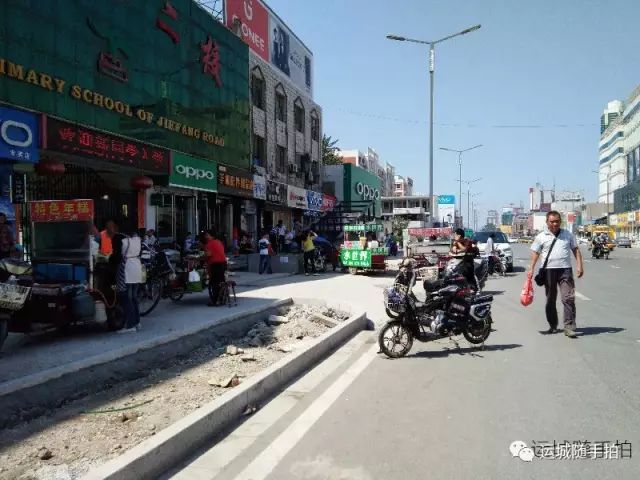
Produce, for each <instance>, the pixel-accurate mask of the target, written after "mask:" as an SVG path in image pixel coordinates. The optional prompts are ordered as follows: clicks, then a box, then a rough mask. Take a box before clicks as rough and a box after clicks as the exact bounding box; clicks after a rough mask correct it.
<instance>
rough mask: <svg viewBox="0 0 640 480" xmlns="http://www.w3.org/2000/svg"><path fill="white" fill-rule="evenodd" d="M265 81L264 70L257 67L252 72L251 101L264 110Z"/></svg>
mask: <svg viewBox="0 0 640 480" xmlns="http://www.w3.org/2000/svg"><path fill="white" fill-rule="evenodd" d="M264 94H265V83H264V77H263V76H262V72H261V71H260V69H259V68H256V69H254V70H253V72H251V103H253V105H255V106H256V107H258V108H259V109H261V110H264V103H265V101H264Z"/></svg>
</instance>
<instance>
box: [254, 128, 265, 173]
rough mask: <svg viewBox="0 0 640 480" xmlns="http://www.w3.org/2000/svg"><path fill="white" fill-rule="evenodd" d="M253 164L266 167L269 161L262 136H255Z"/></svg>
mask: <svg viewBox="0 0 640 480" xmlns="http://www.w3.org/2000/svg"><path fill="white" fill-rule="evenodd" d="M252 149H253V164H254V165H257V166H258V167H264V166H265V161H266V159H267V152H266V148H265V141H264V138H262V137H261V136H260V135H256V134H255V133H254V134H253V145H252Z"/></svg>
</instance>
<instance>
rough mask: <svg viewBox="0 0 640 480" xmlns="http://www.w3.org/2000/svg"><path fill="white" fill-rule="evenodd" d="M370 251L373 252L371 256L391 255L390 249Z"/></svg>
mask: <svg viewBox="0 0 640 480" xmlns="http://www.w3.org/2000/svg"><path fill="white" fill-rule="evenodd" d="M369 251H370V252H371V255H389V248H388V247H376V248H370V249H369Z"/></svg>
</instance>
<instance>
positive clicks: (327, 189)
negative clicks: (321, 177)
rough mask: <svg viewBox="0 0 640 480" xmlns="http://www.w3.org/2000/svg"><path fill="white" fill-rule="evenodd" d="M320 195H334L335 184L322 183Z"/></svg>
mask: <svg viewBox="0 0 640 480" xmlns="http://www.w3.org/2000/svg"><path fill="white" fill-rule="evenodd" d="M322 193H324V194H326V195H333V196H335V195H336V182H324V183H323V184H322Z"/></svg>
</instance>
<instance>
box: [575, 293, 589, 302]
mask: <svg viewBox="0 0 640 480" xmlns="http://www.w3.org/2000/svg"><path fill="white" fill-rule="evenodd" d="M576 297H578V298H579V299H580V300H586V301H590V300H591V299H590V298H589V297H587V296H585V295H583V294H581V293H580V292H578V291H577V290H576Z"/></svg>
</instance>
